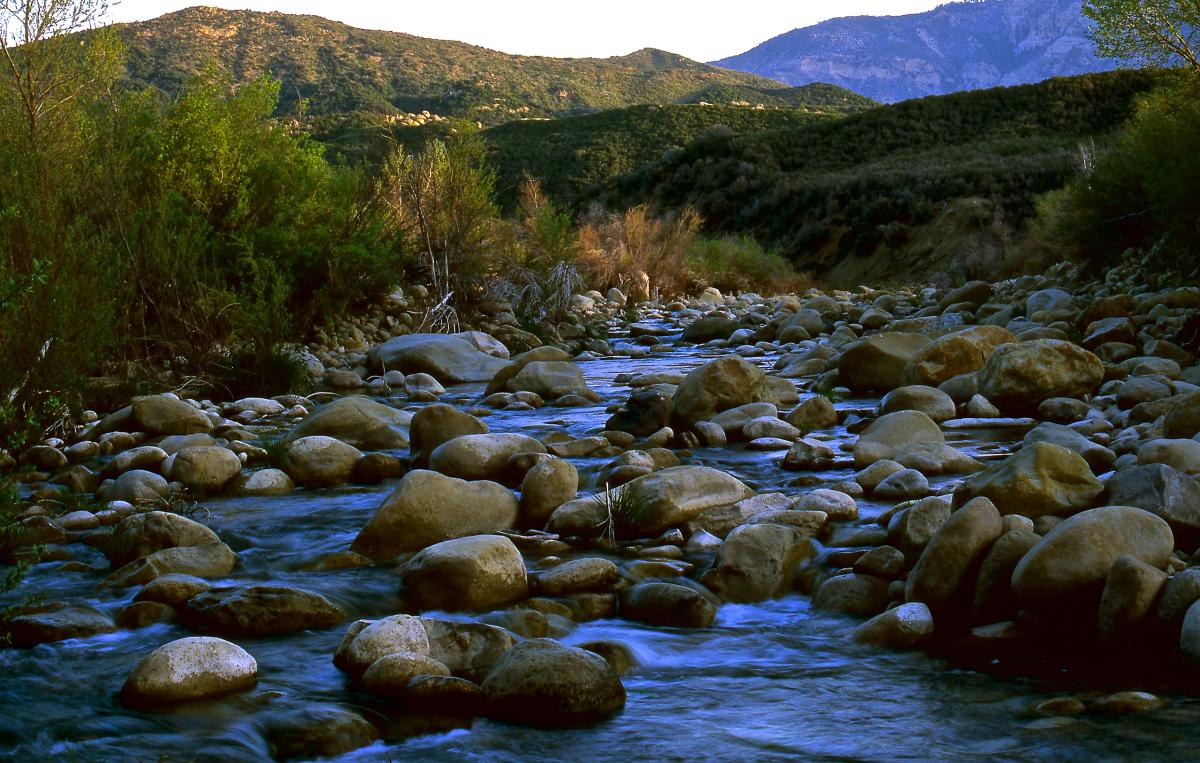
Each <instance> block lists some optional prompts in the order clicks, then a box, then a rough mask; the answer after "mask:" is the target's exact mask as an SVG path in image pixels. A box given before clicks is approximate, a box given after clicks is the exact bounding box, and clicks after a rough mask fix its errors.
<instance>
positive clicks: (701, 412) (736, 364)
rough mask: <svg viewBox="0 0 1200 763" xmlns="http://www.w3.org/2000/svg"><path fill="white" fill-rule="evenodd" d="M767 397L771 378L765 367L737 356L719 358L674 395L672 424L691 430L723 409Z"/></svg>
mask: <svg viewBox="0 0 1200 763" xmlns="http://www.w3.org/2000/svg"><path fill="white" fill-rule="evenodd" d="M764 400H768V393H767V381H766V374H765V373H763V370H762V369H761V368H759V367H758V366H756V365H754V364H753V363H750V362H747V361H746V360H743V359H742V358H740V357H737V356H727V357H723V358H719V359H717V360H713V361H710V362H708V363H705V364H704V365H702V366H700V367H699V368H695V369H693V370H692V371H690V372H688V375H687V376H685V377H683V381H681V382H680V383H679V386H678V388H677V389H676V390H675V394H674V396H673V397H672V407H671V418H670V421H671V426H672V428H674V429H675V431H677V432H687V431H691V429H692V428H693V427H694V426H695V425H696V423H697V422H700V421H708V420H709V419H711V418H712V417H713V416H714V415H716V414H718V413H720V412H721V411H726V410H729V409H730V408H736V407H737V406H739V405H745V404H746V403H754V402H759V401H764Z"/></svg>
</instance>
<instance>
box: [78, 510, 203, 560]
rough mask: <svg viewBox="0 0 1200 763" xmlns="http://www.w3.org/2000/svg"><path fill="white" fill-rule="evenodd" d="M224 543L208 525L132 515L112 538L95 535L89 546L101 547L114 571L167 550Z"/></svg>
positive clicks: (158, 514)
mask: <svg viewBox="0 0 1200 763" xmlns="http://www.w3.org/2000/svg"><path fill="white" fill-rule="evenodd" d="M220 540H221V539H220V538H218V537H217V534H216V533H215V532H213V531H212V530H211V529H209V528H208V527H206V526H205V525H202V524H200V523H199V522H197V521H195V520H193V519H188V518H187V517H183V516H180V515H178V514H172V513H171V512H168V511H148V512H145V513H142V514H131V515H129V516H128V517H126V518H125V519H123V520H121V521H120V522H119V523H118V524H117V525H116V527H114V528H113V531H112V533H111V534H102V535H96V536H93V537H92V538H89V542H91V543H93V544H94V545H96V546H98V547H99V548H100V550H101V551H103V552H104V555H105V556H107V557H108V558H109V561H111V562H112V563H113V566H114V567H121V566H123V565H126V564H129V563H130V562H132V561H134V560H135V559H138V558H139V557H143V556H147V555H149V554H153V553H154V552H156V551H161V550H163V549H168V548H176V547H179V546H203V545H205V544H208V543H217V542H219V541H220Z"/></svg>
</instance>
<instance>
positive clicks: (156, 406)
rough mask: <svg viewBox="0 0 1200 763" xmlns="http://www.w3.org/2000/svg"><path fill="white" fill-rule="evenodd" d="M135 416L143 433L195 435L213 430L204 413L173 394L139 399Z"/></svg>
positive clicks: (134, 418)
mask: <svg viewBox="0 0 1200 763" xmlns="http://www.w3.org/2000/svg"><path fill="white" fill-rule="evenodd" d="M131 415H132V419H133V423H134V424H135V425H136V426H137V428H138V429H139V430H140V431H142V432H148V433H150V434H152V435H174V434H195V433H197V432H207V431H209V430H210V429H212V428H213V423H212V419H210V418H209V417H208V416H207V415H206V414H205V413H204V411H201V410H200V409H199V408H196V407H195V406H193V405H191V404H190V403H187V402H185V401H183V400H180V399H179V398H178V397H176V396H175V395H173V394H170V393H165V394H162V395H150V396H148V397H139V398H137V399H136V400H134V401H133V409H132V412H131Z"/></svg>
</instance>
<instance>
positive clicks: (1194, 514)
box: [1104, 464, 1200, 546]
mask: <svg viewBox="0 0 1200 763" xmlns="http://www.w3.org/2000/svg"><path fill="white" fill-rule="evenodd" d="M1105 489H1106V491H1107V492H1106V493H1105V495H1104V498H1105V501H1106V502H1107V503H1108V504H1109V505H1111V506H1135V507H1137V508H1139V509H1145V510H1146V511H1148V512H1150V513H1151V514H1157V515H1158V516H1160V517H1162V518H1163V519H1165V520H1167V523H1168V524H1169V525H1171V529H1172V530H1173V531H1174V532H1175V537H1176V538H1177V539H1178V540H1179V541H1180V543H1181V544H1187V545H1188V546H1192V545H1194V544H1195V543H1196V541H1200V483H1197V482H1196V480H1195V479H1193V478H1191V477H1189V476H1188V475H1186V474H1184V473H1182V472H1180V471H1177V470H1175V469H1172V468H1171V467H1169V466H1166V465H1164V464H1146V465H1144V466H1134V467H1131V468H1129V469H1122V470H1120V471H1118V472H1117V473H1115V474H1113V476H1112V477H1110V478H1109V480H1108V483H1107V484H1106V485H1105Z"/></svg>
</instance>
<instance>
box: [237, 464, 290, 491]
mask: <svg viewBox="0 0 1200 763" xmlns="http://www.w3.org/2000/svg"><path fill="white" fill-rule="evenodd" d="M295 489H296V483H294V482H292V478H291V477H289V476H288V475H287V472H285V471H283V470H282V469H260V470H258V471H256V472H251V473H250V474H247V475H245V477H243V478H241V479H236V480H234V482H233V487H232V491H233V492H234V494H236V495H241V496H247V497H251V496H252V497H263V496H274V495H287V494H288V493H290V492H292V491H293V490H295Z"/></svg>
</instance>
